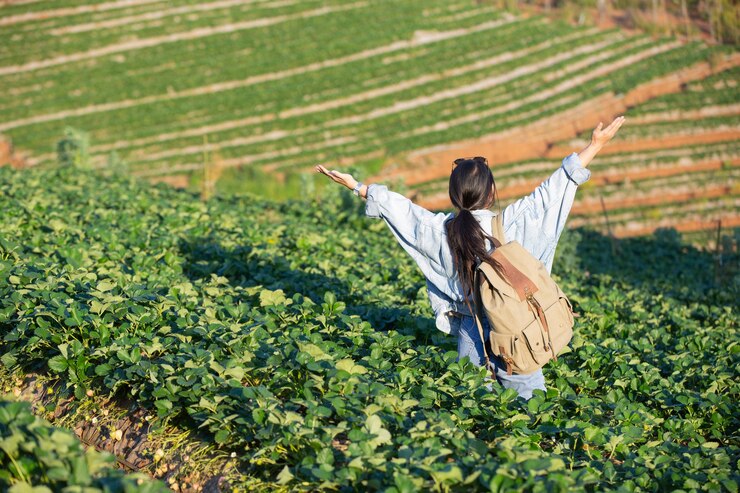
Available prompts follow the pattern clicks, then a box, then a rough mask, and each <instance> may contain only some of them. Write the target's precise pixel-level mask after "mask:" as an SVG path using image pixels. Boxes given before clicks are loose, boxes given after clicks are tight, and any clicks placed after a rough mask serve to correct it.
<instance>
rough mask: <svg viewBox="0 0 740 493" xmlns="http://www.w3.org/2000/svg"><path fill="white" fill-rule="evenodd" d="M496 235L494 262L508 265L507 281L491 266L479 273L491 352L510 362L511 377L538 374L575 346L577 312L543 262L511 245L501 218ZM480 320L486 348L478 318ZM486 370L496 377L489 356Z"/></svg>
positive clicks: (478, 302)
mask: <svg viewBox="0 0 740 493" xmlns="http://www.w3.org/2000/svg"><path fill="white" fill-rule="evenodd" d="M492 233H493V234H492V236H493V238H494V240H495V241H494V246H495V247H496V248H495V250H494V252H493V254H492V257H493V258H494V259H495V260H497V261H498V262H499V263H500V265H501V266H502V268H503V272H504V276H503V277H502V276H501V275H500V274H499V273H498V272H496V271H495V270H494V268H493V267H492V266H491V265H490V264H488V263H486V262H481V263H480V265H479V266H478V268H477V270H476V276H475V286H476V306H477V308H478V310H479V313H482V314H485V316H486V318H487V319H488V322H489V326H490V328H491V334H490V338H489V345H488V346H489V347H487V348H486V351H485V352H486V353H488V352H489V351H490V352H491V354H494V355H496V356H499V357H500V358H501V359H502V360H503V361H504V362H506V370H507V373H508V374H509V375H511V374H513V373H517V374H527V373H532V372H533V371H535V370H537V369H538V368H542V366H544V365H545V363H547V362H548V361H550V359H557V355H558V353H559V352H560V351H561V350H562V349H563V348H564V347H565V346H566V345H567V344H568V343H569V342H570V339H571V337H572V336H573V309H572V307H571V304H570V301H568V298H567V297H566V296H565V294H563V292H562V291H561V290H560V288H559V287H558V285H557V284H555V281H553V280H552V278H551V277H550V274H549V273H548V272H547V268H545V266H544V264H543V263H542V262H540V261H539V260H537V259H536V258H534V257H533V256H532V254H530V253H529V252H528V251H527V250H525V249H524V247H523V246H522V245H520V244H519V243H518V242H516V241H511V242H509V243H505V238H504V232H503V226H502V223H501V215H500V214H499V215H497V216H496V217H495V218H494V219H493V223H492ZM475 321H476V323H477V324H478V332H479V333H480V336H481V339H482V340H483V346H484V348H485V347H486V343H485V340H484V336H483V327H482V325H481V322H480V319H479V315H478V314H477V313H476V314H475ZM486 367H487V368H491V371H492V372H493V369H492V367H491V366H490V362H489V359H488V354H486Z"/></svg>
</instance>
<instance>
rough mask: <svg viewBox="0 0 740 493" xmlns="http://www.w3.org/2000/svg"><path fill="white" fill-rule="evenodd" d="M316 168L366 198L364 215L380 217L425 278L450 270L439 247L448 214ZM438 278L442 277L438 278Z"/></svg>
mask: <svg viewBox="0 0 740 493" xmlns="http://www.w3.org/2000/svg"><path fill="white" fill-rule="evenodd" d="M316 171H318V172H319V173H322V174H324V175H326V176H328V177H329V178H331V179H332V180H333V181H335V182H336V183H339V184H340V185H343V186H345V187H347V188H349V189H350V190H354V189H355V188H356V189H357V191H358V195H360V196H361V197H363V198H366V199H367V204H366V206H365V215H366V216H368V217H374V218H381V219H383V221H385V223H386V224H387V225H388V227H389V228H390V230H391V232H392V233H393V236H395V237H396V239H397V240H398V242H399V243H400V245H401V246H402V247H403V249H404V250H406V252H407V253H408V254H409V255H411V257H412V258H413V259H414V260H415V261H416V263H417V265H418V266H419V267H420V268H421V270H422V272H423V273H424V275H425V276H426V277H427V279H432V280H434V279H437V278H440V277H439V276H443V275H444V273H446V272H447V271H448V270H451V269H452V266H451V259H448V258H447V257H445V256H444V255H443V250H442V249H441V248H440V244H441V242H442V234H443V233H442V232H443V230H444V222H445V220H446V218H447V214H444V213H436V214H435V213H434V212H431V211H428V210H427V209H425V208H423V207H421V206H420V205H418V204H414V203H413V202H412V201H411V200H409V199H408V198H406V197H404V196H403V195H401V194H399V193H395V192H391V191H390V190H388V188H387V187H385V186H383V185H377V184H373V185H369V186H367V185H363V184H362V183H358V181H357V180H356V179H355V178H354V177H352V175H350V174H348V173H340V172H339V171H337V170H331V171H330V170H327V169H326V168H325V167H324V166H321V165H319V166H316ZM440 279H441V278H440Z"/></svg>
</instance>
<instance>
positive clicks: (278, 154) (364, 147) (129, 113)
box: [11, 14, 701, 168]
mask: <svg viewBox="0 0 740 493" xmlns="http://www.w3.org/2000/svg"><path fill="white" fill-rule="evenodd" d="M336 15H340V14H336ZM341 15H344V14H341ZM329 17H334V15H331V16H329ZM475 20H476V17H471V19H470V21H471V22H472V21H475ZM314 21H316V22H318V21H319V20H318V18H317V19H314V20H312V22H314ZM327 22H328V21H327ZM399 24H403V23H399ZM470 25H471V26H472V25H474V24H470ZM557 27H558V26H554V27H553V29H556V28H557ZM501 29H503V28H501ZM496 31H497V30H491V33H495V32H496ZM534 31H535V33H534V34H533V35H536V34H540V35H541V32H542V31H544V30H543V29H539V32H536V31H538V30H534ZM478 34H480V33H478ZM509 34H511V33H509ZM464 38H469V39H470V40H473V39H478V38H479V36H466V37H464ZM464 38H460V39H458V40H456V41H460V40H461V39H464ZM511 39H520V38H519V37H517V36H512V37H511ZM433 44H434V43H433ZM440 46H441V45H440ZM479 51H480V50H479ZM548 54H549V52H546V53H544V54H543V56H545V57H547V55H548ZM621 54H622V56H625V55H627V54H629V51H626V52H622V53H621ZM445 55H446V56H444V57H441V59H443V60H446V61H449V60H455V59H456V57H454V56H450V53H445ZM698 56H699V57H701V55H698ZM617 58H618V55H616V54H615V60H616V59H617ZM660 58H661V57H656V60H660ZM275 59H280V58H276V57H272V60H275ZM676 59H680V60H681V63H686V61H687V60H686V57H683V56H677V57H676ZM608 61H611V60H607V61H606V62H608ZM688 61H689V62H690V60H688ZM606 62H604V63H606ZM281 63H284V61H283V62H281ZM448 63H449V62H448ZM159 65H160V66H161V65H162V64H161V61H160V63H159ZM407 65H412V66H413V65H414V64H407ZM98 68H99V67H98ZM349 68H353V67H351V66H347V67H342V69H349ZM391 68H395V67H391ZM557 68H558V66H554V67H553V70H554V69H557ZM272 69H273V70H274V67H272ZM417 70H421V65H419V66H418V68H417ZM427 70H428V68H427ZM324 72H325V71H322V72H321V73H320V74H319V73H316V74H312V77H309V78H308V79H309V80H310V79H314V80H317V79H322V80H325V79H326V77H323V76H324V75H326V74H325V73H324ZM341 72H343V70H342V71H340V70H337V71H336V73H337V74H339V73H341ZM472 72H473V76H472V77H471V78H469V79H467V80H468V81H472V83H475V81H476V77H477V78H478V80H481V79H480V78H481V77H483V76H484V75H486V74H484V73H483V71H482V70H478V71H472ZM101 73H105V70H101ZM358 73H362V72H358ZM388 73H389V75H390V72H388ZM419 73H420V74H423V72H419ZM163 75H166V74H163ZM318 75H322V77H318ZM157 79H158V80H162V81H166V80H167V77H162V78H159V77H158V78H157ZM190 79H191V78H182V77H180V78H179V79H178V80H190ZM293 79H294V78H288V79H285V80H284V81H282V82H280V81H275V84H278V82H279V84H278V85H282V86H283V87H285V88H286V89H285V91H288V90H289V89H290V90H292V87H289V86H290V84H288V82H294V81H293ZM302 79H306V78H305V77H302ZM330 79H331V78H330ZM365 79H367V77H366V78H365ZM459 79H460V80H459V81H458V82H457V84H462V83H464V82H465V79H463V78H459ZM332 80H333V79H332ZM337 80H342V81H346V80H348V79H347V77H337ZM371 80H375V79H374V78H371ZM377 80H378V83H379V84H383V83H386V84H387V81H386V80H385V79H384V78H383V77H380V78H379V79H377ZM535 80H536V77H535ZM561 81H562V79H561ZM522 82H524V81H522ZM556 82H557V80H556ZM607 82H608V81H606V80H602V81H601V83H607ZM70 83H74V81H73V80H72V81H70ZM323 83H324V84H326V82H323ZM469 83H470V82H469ZM453 84H455V83H453ZM93 85H95V86H98V87H105V88H107V87H110V85H109V84H93ZM127 85H128V86H132V87H133V86H135V85H132V84H127ZM272 85H273V84H260V86H264V87H265V88H266V89H270V93H271V94H277V95H278V96H280V94H282V92H281V91H277V92H275V91H272V89H274V87H272ZM552 85H554V84H549V85H548V84H543V85H542V86H540V88H547V87H549V86H552ZM346 86H349V85H348V84H346V83H345V84H344V85H343V86H341V87H346ZM308 87H309V91H308V92H311V93H312V94H319V95H321V94H324V97H326V101H328V102H329V105H328V106H329V107H331V101H332V99H331V98H332V97H333V98H336V97H337V96H339V95H340V94H338V93H334V94H332V93H330V92H329V89H327V90H326V91H323V92H322V91H321V90H319V91H313V92H312V91H311V90H310V85H309V86H308ZM325 87H327V88H331V87H335V88H336V87H337V84H336V83H334V85H333V86H332V85H329V86H325ZM377 87H383V86H382V85H380V86H377ZM454 87H455V86H454V85H453V89H454ZM458 87H459V86H458ZM112 89H115V87H113V88H112ZM423 89H424V90H423V91H419V89H409V90H408V91H407V93H403V92H399V93H398V94H394V95H391V96H390V97H386V98H385V99H382V98H377V99H375V98H374V99H373V100H372V101H371V102H370V101H368V103H365V104H366V105H367V104H370V103H372V104H373V105H375V104H381V105H384V106H386V107H387V108H388V107H392V106H393V105H394V104H396V103H397V102H398V101H399V99H398V98H405V100H406V101H408V100H410V99H411V100H413V98H415V97H416V98H418V97H424V96H426V95H434V94H436V93H439V92H440V91H443V90H444V87H443V85H442V86H440V85H439V83H437V84H436V85H435V84H426V85H424V86H423ZM506 89H507V90H509V89H513V88H506ZM590 89H593V87H591V88H590ZM106 90H108V89H106ZM162 90H164V88H163V89H162ZM175 90H177V89H176V88H175ZM48 92H49V93H50V94H51V93H53V91H48ZM228 92H229V93H232V92H233V94H229V96H232V97H235V98H236V99H233V100H229V101H228V104H226V103H224V104H223V105H222V104H220V103H217V102H216V101H214V100H212V99H210V98H209V97H203V98H201V99H202V100H203V102H204V103H205V102H206V101H208V104H207V107H206V106H201V107H200V108H197V107H191V108H188V107H187V105H186V103H187V102H188V101H189V100H190V99H193V98H186V99H183V100H179V101H174V102H172V103H169V104H155V105H153V107H152V108H149V107H140V108H138V109H136V108H130V109H122V110H119V111H114V112H109V113H106V114H97V115H93V114H91V115H89V116H87V117H80V118H73V119H70V120H69V122H70V123H74V124H75V125H76V126H78V127H82V128H86V127H87V128H90V127H96V128H101V129H102V131H99V132H97V135H96V136H95V137H96V140H97V141H103V142H106V143H111V141H112V139H118V140H119V141H122V142H121V145H125V141H126V140H131V139H140V138H142V137H143V136H145V135H146V134H147V133H149V134H150V135H151V136H152V138H154V134H153V132H154V131H156V132H157V133H161V132H163V131H167V130H168V129H169V130H170V131H171V132H172V133H175V132H181V131H183V130H187V129H188V128H190V127H189V126H191V125H203V124H206V123H207V124H208V125H209V126H210V125H217V124H219V123H221V122H223V121H224V119H225V117H226V118H228V117H229V116H231V118H232V121H234V120H233V118H234V117H238V116H239V115H244V118H250V116H248V115H250V113H249V111H250V110H251V109H252V108H254V107H256V106H258V105H256V104H253V103H251V100H249V99H244V100H242V101H240V100H239V99H238V96H239V95H240V94H243V93H244V91H237V90H235V91H228ZM252 92H253V93H256V95H255V97H256V96H259V94H260V93H259V92H258V91H252ZM292 93H293V94H294V93H295V91H292ZM286 94H287V92H286ZM350 94H351V93H350ZM529 94H531V95H534V93H532V92H530V93H529ZM579 94H580V93H578V92H575V91H574V92H572V93H570V94H567V97H568V98H570V99H567V100H564V101H563V102H562V105H561V106H559V107H558V106H553V111H557V110H558V109H562V107H563V106H564V105H566V104H567V102H568V101H571V102H572V101H574V100H575V98H577V97H578V96H579ZM525 95H526V93H525ZM213 97H215V95H212V96H211V98H213ZM293 97H295V96H293ZM487 97H488V96H487V94H486V93H485V92H484V91H477V92H476V93H475V94H471V95H470V97H469V98H464V97H460V98H456V99H455V98H450V101H448V102H447V103H450V104H444V103H445V102H440V104H437V105H431V106H430V112H429V113H425V114H421V115H420V114H418V113H416V112H414V111H410V112H401V113H400V114H399V115H398V116H397V117H395V118H394V117H393V115H389V117H388V118H378V119H376V120H373V121H371V122H368V124H367V125H365V128H358V129H344V128H343V127H344V126H341V125H340V126H337V127H336V128H333V127H330V128H328V129H327V128H325V125H326V122H327V121H329V122H331V121H339V122H340V121H342V119H343V118H346V117H347V116H350V117H352V118H357V119H361V117H362V116H363V114H367V113H368V111H365V110H364V108H363V106H362V104H356V105H346V107H345V108H342V107H340V108H336V109H335V111H322V112H318V113H316V114H315V115H314V116H315V118H312V115H308V116H307V117H303V116H301V117H296V118H287V119H281V120H280V121H279V122H277V121H273V122H265V123H264V124H259V125H253V126H251V127H244V126H243V125H241V126H240V127H241V128H240V130H238V131H232V132H231V133H230V132H218V135H216V136H215V137H214V136H213V135H210V136H209V142H212V143H213V144H214V145H218V144H221V143H224V142H228V141H229V140H232V141H233V140H235V139H237V138H242V139H244V138H246V139H250V138H252V139H256V138H258V136H259V135H265V136H268V137H269V136H272V135H276V132H287V133H289V134H291V136H293V138H286V139H280V138H277V139H271V140H268V141H266V142H263V143H262V145H256V143H255V144H253V145H242V146H233V147H228V146H225V148H224V150H223V151H222V155H223V156H224V158H225V159H227V160H229V159H231V160H234V161H235V162H239V161H248V162H253V163H255V164H260V163H265V162H271V161H278V162H280V163H281V164H284V165H285V166H294V165H302V164H304V163H306V162H312V161H315V160H316V159H317V158H330V157H338V156H346V155H350V156H358V155H364V154H368V153H371V152H373V151H377V149H378V148H381V149H385V150H386V152H391V153H393V152H396V149H401V150H403V149H407V148H408V146H413V145H416V143H417V142H419V143H422V144H427V143H428V144H434V143H439V142H440V141H445V140H447V139H455V138H458V135H465V136H468V135H470V132H469V130H470V128H471V127H473V128H475V127H479V126H480V125H479V124H478V122H470V123H468V124H467V126H465V125H461V126H456V127H455V128H454V130H455V132H454V133H452V130H450V131H449V132H448V131H443V132H442V134H443V135H435V133H434V132H430V133H427V134H425V135H422V136H417V135H414V131H416V130H418V129H419V128H420V127H421V128H425V127H430V126H433V125H434V124H435V123H439V119H438V120H437V121H435V120H433V119H432V118H430V116H432V117H433V115H434V114H441V115H445V116H447V115H454V113H451V112H454V111H455V108H456V106H455V104H451V103H456V104H457V105H458V106H457V107H458V108H459V105H462V106H463V107H465V106H470V105H473V104H475V102H476V99H477V98H478V99H479V101H480V102H481V106H482V108H480V110H481V111H485V110H486V104H487V103H486V99H487ZM495 97H496V95H495V94H494V98H495ZM498 97H499V98H500V97H501V92H498ZM401 100H404V99H401ZM275 101H285V104H286V107H290V108H295V106H296V101H293V100H292V99H290V98H289V97H288V98H286V97H276V99H275ZM319 101H321V98H319ZM214 103H215V104H214ZM240 103H241V104H240ZM536 103H537V102H536V101H533V102H532V104H531V106H530V107H529V108H528V109H529V110H530V111H532V112H534V111H535V110H536V109H537V104H536ZM312 104H315V103H313V102H312ZM490 104H491V106H489V108H492V109H493V110H494V111H495V109H496V105H495V104H494V103H490ZM287 105H290V106H287ZM45 106H47V105H45ZM368 107H369V106H368ZM239 108H244V109H239ZM152 109H159V110H158V111H151V110H152ZM144 110H146V111H144ZM24 111H25V109H24ZM261 111H263V113H262V114H263V115H267V116H269V115H270V114H271V113H270V111H269V109H267V110H261ZM363 112H364V113H363ZM173 114H175V115H181V116H176V117H175V118H173ZM156 115H161V116H156ZM257 115H259V112H258V113H257ZM257 115H255V116H257ZM93 116H95V118H93ZM102 116H107V117H109V118H112V119H113V121H111V123H110V124H109V123H108V122H107V121H105V119H102V120H101V118H100V117H102ZM199 117H204V118H200V119H199ZM424 117H426V118H424ZM447 119H451V116H447ZM87 120H89V122H88V125H85V124H84V123H85V122H86V121H87ZM93 120H95V122H94V123H93ZM489 120H495V118H489ZM521 121H522V120H521V119H518V120H517V119H516V118H514V119H513V120H512V121H511V123H512V124H516V123H518V122H521ZM122 122H131V124H129V125H126V127H127V130H126V131H125V132H124V133H123V134H120V133H112V132H110V131H107V132H106V130H105V129H106V128H112V127H113V125H115V124H121V123H122ZM134 122H136V123H135V124H134ZM196 122H198V123H196ZM409 122H410V123H412V124H416V125H415V126H412V127H410V128H409V130H408V131H406V132H403V131H402V132H400V135H399V134H396V135H386V134H385V132H386V131H387V129H389V128H398V126H399V125H405V126H406V128H408V125H409ZM442 123H444V122H442ZM486 123H488V122H486ZM304 125H308V127H309V128H308V130H310V129H311V126H313V127H315V128H314V130H312V131H306V132H305V133H304V134H303V135H295V134H296V133H298V132H297V130H298V129H300V128H302V127H303V126H304ZM401 128H404V127H403V126H402V127H401ZM45 129H46V130H45ZM20 130H22V129H19V131H20ZM25 130H26V131H27V132H28V134H29V135H30V134H31V133H33V135H34V137H33V139H34V142H33V143H29V144H30V145H28V147H31V148H36V149H43V148H44V147H46V148H49V147H50V146H51V143H52V142H53V141H54V140H55V137H54V136H55V135H57V134H58V126H57V125H56V122H48V123H41V124H37V125H32V126H29V127H26V128H25ZM204 130H205V128H204ZM481 130H483V131H490V128H484V129H479V131H481ZM247 131H249V134H247V136H246V137H245V132H247ZM327 131H329V132H331V133H332V134H338V135H332V136H331V137H329V138H328V142H326V144H325V143H324V142H325V141H326V140H327V137H325V134H326V132H327ZM237 132H240V133H239V134H237ZM103 133H107V136H104V137H103V138H102V139H101V138H99V137H100V136H101V134H103ZM437 133H439V132H437ZM11 135H13V132H11ZM13 136H14V137H15V135H13ZM424 137H426V138H428V139H429V140H428V141H425V140H424ZM202 138H203V137H202V135H200V136H197V137H193V138H191V139H189V140H188V139H183V140H177V141H170V142H168V143H167V145H164V144H162V145H159V146H156V145H155V146H147V147H143V148H141V150H140V151H139V152H142V153H145V154H156V153H157V152H165V153H166V152H170V149H177V148H185V149H187V148H193V149H197V148H199V147H202ZM394 138H395V139H396V140H397V141H398V140H401V142H400V143H399V144H400V145H399V144H396V143H394V142H392V139H394ZM388 140H391V142H390V144H388V145H386V142H387V141H388ZM16 142H18V145H19V146H21V147H23V144H24V143H23V141H22V140H21V141H18V138H17V137H16ZM395 145H398V147H395ZM47 146H49V147H47ZM158 149H159V151H158ZM281 149H282V150H286V149H287V150H291V151H292V153H291V152H285V151H281ZM299 149H300V150H303V149H307V152H304V153H303V155H302V154H300V153H299ZM173 152H174V151H173ZM201 154H202V153H201V152H197V153H196V154H195V156H197V159H198V160H200V159H201ZM245 155H247V156H256V157H257V159H254V158H253V157H248V158H244V157H243V156H245ZM260 156H262V158H261V159H260ZM190 159H192V157H191V158H190ZM131 160H132V161H135V160H136V159H135V158H134V159H131ZM188 161H190V162H191V163H192V161H191V160H188ZM188 161H185V162H183V158H179V157H173V158H170V159H162V160H161V161H160V162H161V165H162V166H163V167H171V166H182V165H185V166H186V167H187V165H188V164H189V162H188ZM133 164H134V165H135V164H136V163H133ZM146 167H147V168H151V165H147V166H146Z"/></svg>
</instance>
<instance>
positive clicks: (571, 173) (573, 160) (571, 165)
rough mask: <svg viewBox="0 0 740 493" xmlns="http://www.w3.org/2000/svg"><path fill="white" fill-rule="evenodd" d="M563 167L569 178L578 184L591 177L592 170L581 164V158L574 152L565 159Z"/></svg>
mask: <svg viewBox="0 0 740 493" xmlns="http://www.w3.org/2000/svg"><path fill="white" fill-rule="evenodd" d="M562 168H563V170H564V171H565V174H566V175H568V178H570V180H571V181H572V182H573V183H575V184H576V185H582V184H583V183H585V182H586V181H588V179H589V178H591V170H590V169H588V168H584V167H583V166H582V165H581V158H579V157H578V153H576V152H574V153H572V154H570V155H569V156H567V157H566V158H565V159H563V164H562Z"/></svg>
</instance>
